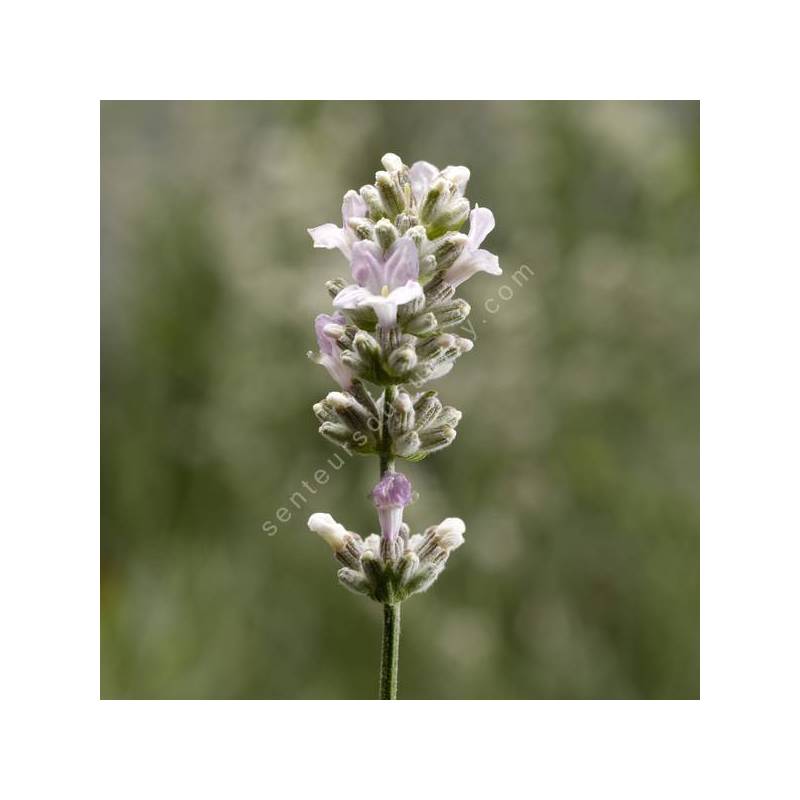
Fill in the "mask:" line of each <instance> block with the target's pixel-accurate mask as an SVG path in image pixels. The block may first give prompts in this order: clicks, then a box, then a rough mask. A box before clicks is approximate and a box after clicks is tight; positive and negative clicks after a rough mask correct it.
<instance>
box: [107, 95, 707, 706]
mask: <svg viewBox="0 0 800 800" xmlns="http://www.w3.org/2000/svg"><path fill="white" fill-rule="evenodd" d="M101 140H102V153H101V161H102V224H101V234H102V242H101V249H102V288H101V294H102V339H101V341H102V436H101V451H102V452H101V457H102V476H101V483H102V487H101V495H102V509H101V516H102V536H101V545H102V547H101V578H102V580H101V608H102V614H101V654H102V655H101V695H102V697H104V698H372V697H374V696H375V695H376V690H377V667H378V660H379V644H380V625H381V609H380V607H379V606H378V605H377V604H372V603H370V602H369V601H368V600H366V599H364V598H361V597H357V596H354V595H351V594H349V593H348V592H346V591H344V590H343V589H341V588H340V587H339V586H338V584H337V582H336V576H335V575H336V569H337V564H336V562H335V561H334V560H333V559H332V558H331V556H330V552H329V550H328V549H327V548H326V546H325V545H324V543H322V542H321V541H320V540H319V539H318V538H317V537H316V536H314V535H313V534H311V533H309V532H308V530H307V528H306V524H305V521H306V519H307V517H308V515H309V514H310V513H311V512H313V511H329V512H330V513H332V514H333V515H334V516H335V517H336V518H337V519H339V520H340V521H342V522H344V523H345V524H346V525H347V526H348V527H350V528H352V529H354V530H359V531H362V532H364V533H367V532H369V531H370V530H374V529H375V518H374V512H373V510H372V509H371V506H370V503H369V502H368V500H367V493H368V491H369V489H370V488H371V487H372V485H373V484H374V482H375V479H376V475H377V463H376V462H377V459H374V458H361V457H354V458H350V459H347V457H346V456H345V458H346V459H347V463H346V465H345V466H344V467H343V468H342V469H341V470H340V471H339V472H334V473H333V476H332V478H331V480H330V482H329V483H328V484H327V485H326V486H324V487H318V486H315V484H314V483H313V475H314V472H315V470H317V469H319V468H321V467H325V466H326V462H327V460H328V459H329V458H333V457H334V454H335V453H336V452H337V451H336V450H335V449H334V447H333V445H331V444H329V443H327V442H326V441H324V440H323V439H322V438H321V437H320V436H319V435H318V434H317V432H316V427H317V425H316V422H315V419H314V417H313V415H312V412H311V405H312V403H314V402H315V401H317V400H318V399H320V398H321V397H322V396H323V395H324V394H326V393H327V392H328V391H329V390H331V389H332V388H334V387H333V386H332V383H331V380H330V379H329V377H328V375H327V373H326V372H325V371H324V370H323V369H322V368H321V367H317V366H315V365H314V364H312V363H311V362H309V361H308V360H307V359H306V357H305V353H306V351H307V350H309V349H311V348H314V347H315V341H314V338H313V333H312V320H313V317H314V315H315V314H317V313H319V312H320V311H323V310H327V309H328V308H329V298H328V295H327V293H326V291H325V289H324V286H323V284H324V281H325V280H327V279H330V278H332V277H335V276H337V275H343V276H344V275H346V274H347V270H346V264H345V261H344V259H343V257H342V256H341V255H340V254H339V253H338V252H337V251H325V250H314V249H313V248H312V245H311V240H310V238H309V236H308V234H307V233H306V230H305V229H306V228H307V227H309V226H313V225H319V224H321V223H323V222H337V223H339V222H340V220H341V217H340V205H341V197H342V195H343V193H344V192H345V190H347V189H348V188H356V189H357V188H358V187H359V186H361V185H362V184H364V183H368V182H370V181H371V180H372V179H373V173H374V172H375V170H377V169H380V163H379V159H380V157H381V156H382V155H383V153H385V152H387V151H391V152H395V153H398V154H399V155H400V156H401V157H402V158H403V160H404V161H405V162H406V163H408V164H410V163H412V162H413V161H416V160H427V161H431V162H433V163H434V164H437V165H439V166H440V167H444V166H445V165H447V164H465V165H466V166H468V167H470V169H471V170H472V176H473V177H472V179H471V181H470V184H469V187H468V192H467V194H468V196H469V198H470V199H471V201H472V202H473V203H475V202H477V203H479V204H480V205H485V206H488V207H489V208H491V209H492V210H493V211H494V213H495V216H496V219H497V228H496V230H495V231H494V233H493V234H492V235H491V236H490V238H489V239H488V240H487V242H486V244H485V246H486V247H488V249H490V250H492V251H493V252H496V253H498V255H499V256H500V261H501V265H502V266H503V267H504V269H505V273H506V274H505V275H504V276H502V277H500V278H490V277H488V276H486V275H478V276H477V277H475V278H473V279H472V280H471V281H469V282H468V283H467V284H465V285H464V287H462V289H463V291H462V294H463V296H465V297H466V299H467V300H468V301H469V302H470V303H471V304H472V306H473V313H472V316H471V319H472V321H473V323H474V325H475V329H476V335H477V341H476V347H475V349H474V350H473V352H472V353H470V354H468V355H467V356H465V357H464V358H462V359H461V360H460V361H459V362H458V364H457V366H456V368H455V370H454V371H453V372H452V373H451V375H450V376H448V377H446V378H444V379H443V380H441V381H439V382H438V384H437V386H436V388H438V389H439V391H440V395H441V397H442V398H443V399H444V400H445V402H450V403H453V404H455V405H456V406H457V407H458V408H460V409H461V410H462V411H463V412H464V419H463V421H462V423H461V426H460V427H459V435H458V438H457V439H456V441H455V443H454V444H453V445H452V446H451V447H450V448H449V449H447V450H445V451H443V452H442V453H440V454H437V455H435V456H434V457H431V458H429V459H427V460H426V461H424V462H422V463H420V464H413V465H408V466H404V467H402V468H403V470H404V471H405V472H406V474H407V475H408V476H409V477H410V478H411V480H412V482H413V483H414V486H415V488H416V489H417V490H418V491H419V492H420V495H421V497H420V500H419V501H418V502H417V503H416V504H415V505H413V506H411V507H410V508H409V509H408V510H407V513H406V519H407V521H408V522H409V523H410V525H411V527H412V530H420V529H422V528H424V527H425V526H427V525H429V524H432V523H434V522H437V521H439V520H441V519H442V518H443V517H446V516H454V515H455V516H460V517H462V518H463V519H464V520H465V521H466V524H467V544H466V545H465V546H464V547H463V548H461V549H460V550H459V551H458V552H457V553H456V554H455V555H454V556H453V558H452V559H451V561H450V564H449V566H448V569H447V571H446V572H445V574H444V575H443V576H442V578H441V579H440V580H439V582H438V583H437V584H436V586H435V587H434V588H433V589H432V590H431V591H430V592H428V593H427V594H424V595H421V596H417V597H414V598H412V599H411V600H410V601H409V602H408V603H406V604H405V605H404V610H403V640H402V646H401V656H400V665H401V668H400V695H401V697H404V698H696V697H698V695H699V471H698V461H699V444H698V434H699V354H698V338H699V104H698V103H696V102H627V103H623V102H562V103H558V102H259V103H238V102H236V103H233V102H207V103H206V102H202V103H186V102H157V103H156V102H154V103H151V102H104V103H103V104H102V105H101ZM523 264H526V265H529V266H530V267H531V268H532V269H533V270H534V272H535V277H533V278H531V279H530V280H528V281H527V282H524V283H522V284H521V285H518V284H517V283H515V282H513V281H512V280H511V274H512V273H513V272H514V271H515V270H517V269H518V268H519V267H520V266H521V265H523ZM502 286H507V287H508V290H507V289H501V287H502ZM509 290H511V294H512V296H511V297H510V298H509ZM505 298H508V299H505ZM487 301H489V306H490V307H491V308H493V309H496V313H494V314H489V313H488V312H486V302H487ZM339 452H341V451H339ZM334 463H336V461H335V459H334ZM331 472H333V471H331ZM304 480H305V481H308V482H310V483H311V484H312V487H314V488H315V490H316V495H312V494H311V493H310V492H309V491H308V490H304V488H303V486H302V481H304ZM296 491H301V492H302V493H303V494H304V496H305V498H306V500H307V504H306V505H305V506H304V507H302V508H301V509H300V510H297V509H295V508H294V507H293V506H292V505H291V504H290V502H289V498H290V496H291V495H292V494H293V493H294V492H296ZM295 501H296V502H297V503H298V504H300V503H299V501H298V499H297V497H295ZM301 505H302V504H301ZM281 506H284V507H288V508H289V510H290V511H291V512H292V518H291V520H290V521H289V522H288V523H287V524H281V525H279V530H278V533H277V534H275V535H274V536H268V535H266V534H265V533H264V532H263V531H262V525H263V524H264V523H265V522H266V521H268V520H270V521H273V522H274V521H276V510H277V509H278V508H280V507H281Z"/></svg>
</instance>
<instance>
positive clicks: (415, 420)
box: [314, 380, 461, 461]
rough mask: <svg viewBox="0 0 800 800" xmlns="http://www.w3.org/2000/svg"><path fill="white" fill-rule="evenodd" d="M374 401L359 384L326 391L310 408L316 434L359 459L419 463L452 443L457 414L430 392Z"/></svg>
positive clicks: (456, 410)
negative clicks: (375, 457)
mask: <svg viewBox="0 0 800 800" xmlns="http://www.w3.org/2000/svg"><path fill="white" fill-rule="evenodd" d="M391 394H393V398H392V399H391V401H390V402H389V403H387V402H386V399H385V398H386V396H385V395H384V396H382V397H379V398H378V400H374V399H373V398H372V395H371V394H370V393H369V391H368V390H367V389H366V387H365V386H364V384H363V383H362V382H361V381H360V380H354V381H353V383H352V385H351V389H350V391H349V392H330V393H329V394H328V395H327V397H325V398H324V399H322V400H320V401H319V402H318V403H316V404H315V405H314V414H315V415H316V417H317V420H318V421H319V423H320V426H319V432H320V434H322V436H324V437H325V438H326V439H328V440H329V441H331V442H333V443H334V444H337V445H339V446H340V447H343V448H345V449H346V450H348V451H353V452H356V453H360V454H362V455H371V454H383V455H386V456H389V457H392V458H394V457H397V458H403V459H406V460H408V461H421V460H422V459H423V458H425V457H426V456H428V455H430V454H431V453H434V452H436V451H437V450H441V449H442V448H444V447H447V446H448V445H449V444H451V443H452V442H453V440H454V439H455V438H456V427H457V426H458V423H459V422H460V421H461V412H460V411H459V410H458V409H457V408H454V407H453V406H443V405H442V403H441V401H440V400H439V398H438V397H437V393H436V392H435V391H427V392H423V393H420V394H414V395H411V394H409V393H408V392H406V391H404V390H400V391H398V392H393V393H391Z"/></svg>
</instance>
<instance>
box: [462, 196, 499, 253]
mask: <svg viewBox="0 0 800 800" xmlns="http://www.w3.org/2000/svg"><path fill="white" fill-rule="evenodd" d="M493 230H494V214H492V212H491V211H490V210H489V209H488V208H479V207H478V206H475V208H473V209H472V211H471V212H470V215H469V235H468V237H467V246H468V247H469V249H470V250H477V249H478V248H479V247H480V246H481V244H482V243H483V240H484V239H485V238H486V237H487V236H488V235H489V234H490V233H491V232H492V231H493Z"/></svg>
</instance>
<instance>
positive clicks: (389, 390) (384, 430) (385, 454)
mask: <svg viewBox="0 0 800 800" xmlns="http://www.w3.org/2000/svg"><path fill="white" fill-rule="evenodd" d="M396 396H397V389H396V388H395V387H394V386H387V387H386V389H385V391H384V393H383V414H382V415H381V416H382V419H381V452H380V458H381V463H380V474H379V475H378V477H379V478H382V477H383V476H384V475H385V474H386V473H387V472H394V457H393V456H392V453H391V446H392V437H391V436H390V435H389V416H390V413H391V412H390V411H389V408H390V407H391V405H392V402H393V401H394V398H395V397H396Z"/></svg>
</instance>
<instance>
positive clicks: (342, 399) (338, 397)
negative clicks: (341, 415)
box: [325, 392, 350, 412]
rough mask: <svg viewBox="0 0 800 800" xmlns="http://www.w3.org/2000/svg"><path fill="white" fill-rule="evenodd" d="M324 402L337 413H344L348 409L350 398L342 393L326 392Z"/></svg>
mask: <svg viewBox="0 0 800 800" xmlns="http://www.w3.org/2000/svg"><path fill="white" fill-rule="evenodd" d="M325 402H326V403H328V404H329V405H331V406H332V407H333V408H335V409H336V410H337V411H339V412H341V411H346V410H347V409H348V408H349V407H350V398H349V397H348V396H347V395H346V394H345V393H344V392H328V396H327V397H326V398H325Z"/></svg>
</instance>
